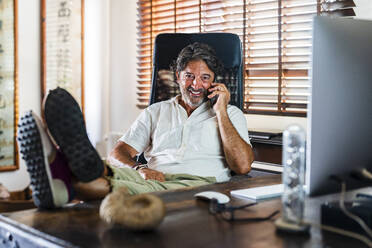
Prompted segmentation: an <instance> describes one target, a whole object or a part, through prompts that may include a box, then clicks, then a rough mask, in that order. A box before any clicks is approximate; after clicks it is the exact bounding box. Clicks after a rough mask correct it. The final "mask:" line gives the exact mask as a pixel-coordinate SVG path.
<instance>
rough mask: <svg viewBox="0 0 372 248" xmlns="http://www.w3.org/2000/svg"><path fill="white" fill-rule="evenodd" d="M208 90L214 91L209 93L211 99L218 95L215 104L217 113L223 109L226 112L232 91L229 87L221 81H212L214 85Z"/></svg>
mask: <svg viewBox="0 0 372 248" xmlns="http://www.w3.org/2000/svg"><path fill="white" fill-rule="evenodd" d="M208 91H209V92H212V93H211V94H209V95H208V98H209V99H211V98H212V97H214V96H218V99H217V102H216V103H215V104H214V106H213V109H214V111H215V112H216V113H218V112H221V111H225V112H226V109H227V104H228V103H229V101H230V92H229V90H228V89H227V87H226V85H224V84H221V83H212V87H210V88H209V89H208Z"/></svg>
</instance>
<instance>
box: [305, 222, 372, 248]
mask: <svg viewBox="0 0 372 248" xmlns="http://www.w3.org/2000/svg"><path fill="white" fill-rule="evenodd" d="M304 223H305V224H309V225H312V226H314V227H317V228H320V229H323V230H325V231H329V232H333V233H337V234H340V235H343V236H346V237H349V238H354V239H357V240H359V241H361V242H363V243H364V244H366V245H367V246H368V247H370V248H372V241H371V240H370V239H369V238H367V237H366V236H364V235H361V234H359V233H355V232H350V231H347V230H344V229H341V228H337V227H333V226H328V225H323V224H318V223H313V222H309V221H305V222H304Z"/></svg>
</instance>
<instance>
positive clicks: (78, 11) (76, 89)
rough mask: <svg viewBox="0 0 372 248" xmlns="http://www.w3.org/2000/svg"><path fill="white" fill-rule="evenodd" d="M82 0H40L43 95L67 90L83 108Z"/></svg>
mask: <svg viewBox="0 0 372 248" xmlns="http://www.w3.org/2000/svg"><path fill="white" fill-rule="evenodd" d="M83 9H84V2H83V0H42V50H43V56H42V63H43V66H42V70H43V73H42V77H43V80H42V81H43V84H42V89H43V90H42V95H43V97H44V95H45V94H47V92H48V91H49V90H50V89H54V88H56V87H61V88H64V89H66V90H68V91H69V92H70V93H71V94H72V95H73V96H74V97H75V99H76V100H77V102H78V103H79V104H80V106H81V107H82V109H84V108H83V106H84V97H83V83H84V70H83V65H84V63H83V62H84V60H83V54H84V53H83V52H84V49H83V31H84V29H83V27H84V26H83Z"/></svg>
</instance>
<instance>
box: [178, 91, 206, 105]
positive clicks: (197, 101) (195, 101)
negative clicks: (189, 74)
mask: <svg viewBox="0 0 372 248" xmlns="http://www.w3.org/2000/svg"><path fill="white" fill-rule="evenodd" d="M190 90H192V87H191V86H189V87H188V88H187V89H186V88H184V87H180V91H181V96H182V100H183V101H184V102H185V103H186V104H187V105H189V106H190V107H191V108H197V107H199V106H200V105H202V104H203V103H204V102H206V101H207V100H208V97H207V94H208V90H206V89H204V88H201V89H199V90H193V91H194V92H201V93H202V94H201V95H200V96H199V97H192V96H191V92H190Z"/></svg>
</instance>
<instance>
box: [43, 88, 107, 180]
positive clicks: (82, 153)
mask: <svg viewBox="0 0 372 248" xmlns="http://www.w3.org/2000/svg"><path fill="white" fill-rule="evenodd" d="M44 116H45V121H46V123H47V126H48V130H49V133H50V134H51V136H52V137H53V139H54V140H55V142H56V143H57V145H58V146H59V148H60V149H61V151H62V152H63V154H64V155H65V156H66V158H67V161H68V165H69V167H70V169H71V171H72V173H73V174H74V175H75V176H76V177H77V179H78V180H79V181H82V182H89V181H92V180H94V179H96V178H99V177H100V176H102V174H103V169H104V168H103V162H102V160H101V158H100V156H99V155H98V153H97V151H96V149H94V147H93V145H92V144H91V143H90V140H89V138H88V135H87V131H86V128H85V123H84V117H83V114H82V113H81V110H80V106H79V104H78V103H77V102H76V101H75V99H74V98H73V97H72V96H71V95H70V93H68V92H67V91H66V90H64V89H61V88H57V89H55V90H51V91H50V92H49V94H48V97H47V98H46V100H45V103H44Z"/></svg>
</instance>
